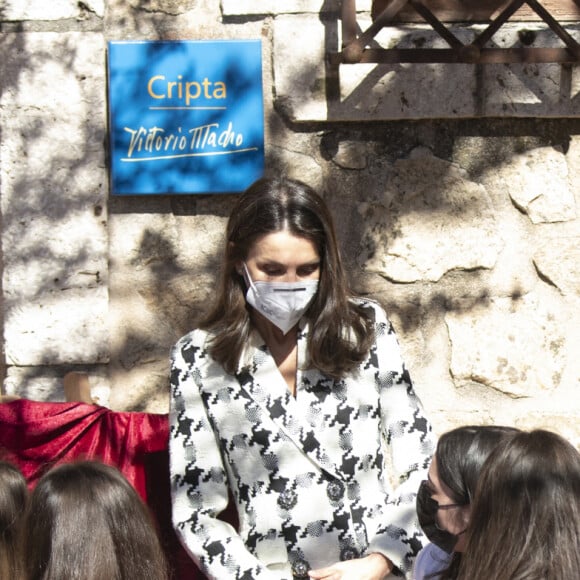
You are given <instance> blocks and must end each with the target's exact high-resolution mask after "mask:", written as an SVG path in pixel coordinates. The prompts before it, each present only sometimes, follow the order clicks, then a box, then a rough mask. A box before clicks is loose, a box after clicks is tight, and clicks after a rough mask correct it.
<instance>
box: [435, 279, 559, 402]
mask: <svg viewBox="0 0 580 580" xmlns="http://www.w3.org/2000/svg"><path fill="white" fill-rule="evenodd" d="M566 318H567V314H566V311H565V309H563V308H562V307H561V306H559V305H558V302H557V301H554V299H553V295H551V292H550V291H549V290H548V289H543V288H541V287H540V288H538V290H537V291H536V292H534V293H530V294H526V295H525V296H522V297H521V298H519V299H517V300H516V299H513V298H499V299H494V300H491V301H490V302H489V303H485V304H480V305H474V306H473V307H472V308H468V309H466V310H464V311H461V310H457V311H455V312H450V313H448V314H447V316H446V317H445V320H446V323H447V326H448V328H449V337H450V340H451V344H452V356H451V368H450V370H451V373H452V376H453V377H454V380H455V383H456V385H458V386H459V387H461V385H462V384H469V383H478V384H481V385H483V386H485V387H486V388H488V389H491V390H497V391H500V392H502V393H505V394H507V395H509V396H510V397H512V398H514V399H517V398H526V397H530V398H531V397H538V398H540V397H542V396H543V395H544V394H546V393H547V392H550V391H552V392H553V391H555V390H556V389H557V388H558V387H560V385H561V383H562V374H563V371H564V369H565V368H566V363H567V358H568V352H567V348H566V333H565V328H566Z"/></svg>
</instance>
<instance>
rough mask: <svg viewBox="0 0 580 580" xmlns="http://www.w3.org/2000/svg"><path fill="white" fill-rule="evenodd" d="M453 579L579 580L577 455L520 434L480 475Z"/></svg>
mask: <svg viewBox="0 0 580 580" xmlns="http://www.w3.org/2000/svg"><path fill="white" fill-rule="evenodd" d="M468 534H469V535H468V541H467V548H466V551H465V554H464V557H463V561H462V563H461V568H460V574H459V578H460V579H463V580H483V579H484V578H485V579H488V578H501V579H502V580H578V578H580V550H579V545H578V542H579V538H580V453H578V451H577V450H576V449H575V448H574V446H573V445H571V444H570V443H569V442H568V441H566V440H565V439H564V438H563V437H561V436H560V435H557V434H556V433H552V432H550V431H545V430H541V429H539V430H534V431H531V432H522V433H519V434H517V435H515V436H514V437H512V438H510V439H509V440H506V441H504V442H501V443H500V444H499V445H498V447H497V448H496V449H495V450H494V452H493V453H492V454H491V455H490V457H489V459H488V461H487V462H486V464H485V467H484V469H483V471H482V474H481V477H480V480H479V483H478V486H477V491H476V495H475V499H474V502H473V508H472V512H471V524H470V527H469V531H468Z"/></svg>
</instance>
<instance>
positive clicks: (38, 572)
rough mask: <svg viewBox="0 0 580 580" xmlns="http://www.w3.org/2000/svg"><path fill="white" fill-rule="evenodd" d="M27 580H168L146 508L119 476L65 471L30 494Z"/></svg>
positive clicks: (93, 465)
mask: <svg viewBox="0 0 580 580" xmlns="http://www.w3.org/2000/svg"><path fill="white" fill-rule="evenodd" d="M24 531H25V543H24V553H25V554H26V567H27V575H26V580H65V579H66V580H105V579H107V580H145V579H151V580H167V577H168V576H167V569H166V565H165V556H164V554H163V551H162V548H161V545H160V542H159V539H158V536H157V532H156V529H155V526H154V523H153V520H152V518H151V516H150V513H149V511H148V508H147V506H146V505H145V504H144V503H143V501H142V500H141V497H140V496H139V494H138V493H137V491H136V490H135V489H134V488H133V487H132V486H131V484H130V483H129V482H128V481H127V480H126V479H125V477H124V476H123V474H122V473H121V472H120V471H119V470H117V469H116V468H114V467H112V466H109V465H105V464H102V463H99V462H97V461H79V462H74V463H63V464H61V465H58V466H56V467H53V468H52V469H50V470H49V471H48V472H47V473H45V474H44V475H43V476H42V477H41V478H40V480H39V481H38V483H37V485H36V487H35V488H34V490H33V492H32V495H31V498H30V505H29V509H28V512H27V517H26V522H25V528H24Z"/></svg>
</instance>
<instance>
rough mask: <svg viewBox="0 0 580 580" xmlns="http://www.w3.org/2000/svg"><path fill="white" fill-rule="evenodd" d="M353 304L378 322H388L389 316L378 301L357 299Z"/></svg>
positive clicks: (365, 298) (364, 298) (353, 300)
mask: <svg viewBox="0 0 580 580" xmlns="http://www.w3.org/2000/svg"><path fill="white" fill-rule="evenodd" d="M352 302H353V304H356V305H357V306H358V307H359V308H362V309H363V310H365V311H366V312H368V314H369V315H370V316H371V317H372V318H373V319H374V320H375V321H376V322H386V321H387V314H386V312H385V309H384V308H383V307H382V306H381V305H380V304H379V303H378V302H377V301H376V300H373V299H371V298H367V297H356V298H353V299H352Z"/></svg>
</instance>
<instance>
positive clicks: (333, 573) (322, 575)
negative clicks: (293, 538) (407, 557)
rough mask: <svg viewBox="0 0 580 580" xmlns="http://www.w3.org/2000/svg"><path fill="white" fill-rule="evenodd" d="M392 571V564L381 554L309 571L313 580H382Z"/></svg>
mask: <svg viewBox="0 0 580 580" xmlns="http://www.w3.org/2000/svg"><path fill="white" fill-rule="evenodd" d="M392 570H393V563H392V562H391V561H390V560H389V559H387V558H386V557H385V556H383V555H382V554H378V553H373V554H369V555H368V556H365V557H364V558H357V559H356V560H346V561H344V562H337V563H336V564H332V566H327V567H326V568H319V569H318V570H310V572H308V575H309V576H310V578H312V579H313V580H383V578H385V577H386V576H387V575H388V574H390V573H391V571H392Z"/></svg>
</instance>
